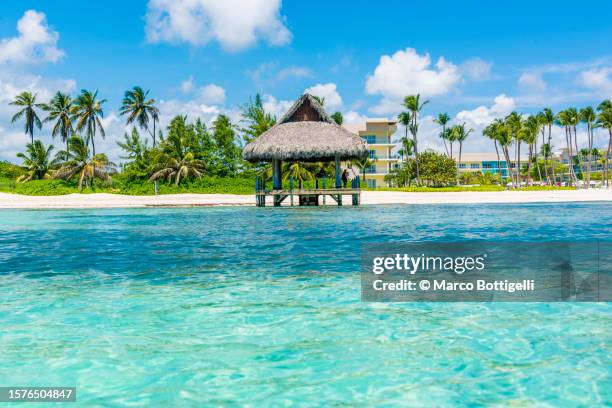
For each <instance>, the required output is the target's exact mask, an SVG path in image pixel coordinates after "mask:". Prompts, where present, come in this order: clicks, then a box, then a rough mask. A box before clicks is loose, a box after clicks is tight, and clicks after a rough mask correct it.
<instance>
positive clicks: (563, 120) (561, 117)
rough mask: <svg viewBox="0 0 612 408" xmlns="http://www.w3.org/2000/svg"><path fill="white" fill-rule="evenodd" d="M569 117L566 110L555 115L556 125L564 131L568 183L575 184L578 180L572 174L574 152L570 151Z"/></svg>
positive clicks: (569, 114)
mask: <svg viewBox="0 0 612 408" xmlns="http://www.w3.org/2000/svg"><path fill="white" fill-rule="evenodd" d="M571 116H572V112H570V111H569V110H567V109H566V110H563V111H560V112H559V113H557V118H556V123H557V124H558V125H559V126H563V128H564V129H565V144H566V146H567V154H568V166H569V172H570V183H571V182H576V183H577V182H578V178H577V177H576V173H575V172H574V164H573V157H574V152H573V150H572V131H571V124H572V118H571Z"/></svg>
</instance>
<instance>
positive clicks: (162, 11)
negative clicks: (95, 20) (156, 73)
mask: <svg viewBox="0 0 612 408" xmlns="http://www.w3.org/2000/svg"><path fill="white" fill-rule="evenodd" d="M280 7H281V0H232V1H226V0H150V1H149V3H148V5H147V14H146V27H145V31H146V37H147V40H148V41H150V42H154V43H159V42H170V43H177V42H186V43H188V44H191V45H203V44H207V43H209V42H210V41H217V42H219V43H220V44H221V46H222V47H223V48H224V49H226V50H229V51H238V50H241V49H245V48H247V47H249V46H252V45H253V44H255V43H256V42H257V40H258V39H263V40H265V41H266V42H267V43H268V44H270V45H284V44H287V43H289V42H290V41H291V37H292V35H291V32H290V31H289V29H288V28H287V27H286V26H285V23H284V21H283V17H282V16H281V15H280Z"/></svg>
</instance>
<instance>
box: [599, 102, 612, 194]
mask: <svg viewBox="0 0 612 408" xmlns="http://www.w3.org/2000/svg"><path fill="white" fill-rule="evenodd" d="M600 106H601V105H600ZM597 124H598V125H599V126H601V127H603V128H605V129H608V134H609V139H608V151H607V153H606V157H605V166H604V174H605V180H606V187H609V186H610V182H609V178H610V153H611V152H612V106H611V107H609V108H607V109H605V110H602V111H601V112H600V113H599V115H598V118H597Z"/></svg>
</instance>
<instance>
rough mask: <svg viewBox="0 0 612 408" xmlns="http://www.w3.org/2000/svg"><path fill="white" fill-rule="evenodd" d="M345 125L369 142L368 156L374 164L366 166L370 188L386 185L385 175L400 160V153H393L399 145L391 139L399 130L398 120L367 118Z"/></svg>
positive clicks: (366, 181) (367, 181)
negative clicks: (363, 120)
mask: <svg viewBox="0 0 612 408" xmlns="http://www.w3.org/2000/svg"><path fill="white" fill-rule="evenodd" d="M343 126H344V128H346V129H347V130H348V131H350V132H352V133H355V134H357V135H359V136H361V137H362V138H363V139H364V140H365V142H366V143H367V148H368V157H369V158H370V160H371V161H372V165H371V166H369V167H368V168H366V171H365V174H366V176H365V183H366V184H367V185H368V187H369V188H376V187H386V186H387V182H386V181H385V176H386V175H387V174H389V173H390V172H391V170H392V169H393V168H395V167H397V166H398V165H399V161H400V157H399V155H397V154H396V153H393V150H394V149H395V148H396V147H398V145H397V143H394V142H392V141H391V137H392V136H393V134H394V133H395V131H396V130H397V122H396V121H394V120H389V119H386V118H367V119H366V121H365V122H364V123H361V124H357V125H343ZM354 171H356V172H357V171H359V170H358V169H354Z"/></svg>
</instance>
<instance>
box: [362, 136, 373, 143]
mask: <svg viewBox="0 0 612 408" xmlns="http://www.w3.org/2000/svg"><path fill="white" fill-rule="evenodd" d="M363 138H364V139H365V141H366V143H370V144H372V143H376V136H374V135H366V136H363Z"/></svg>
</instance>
